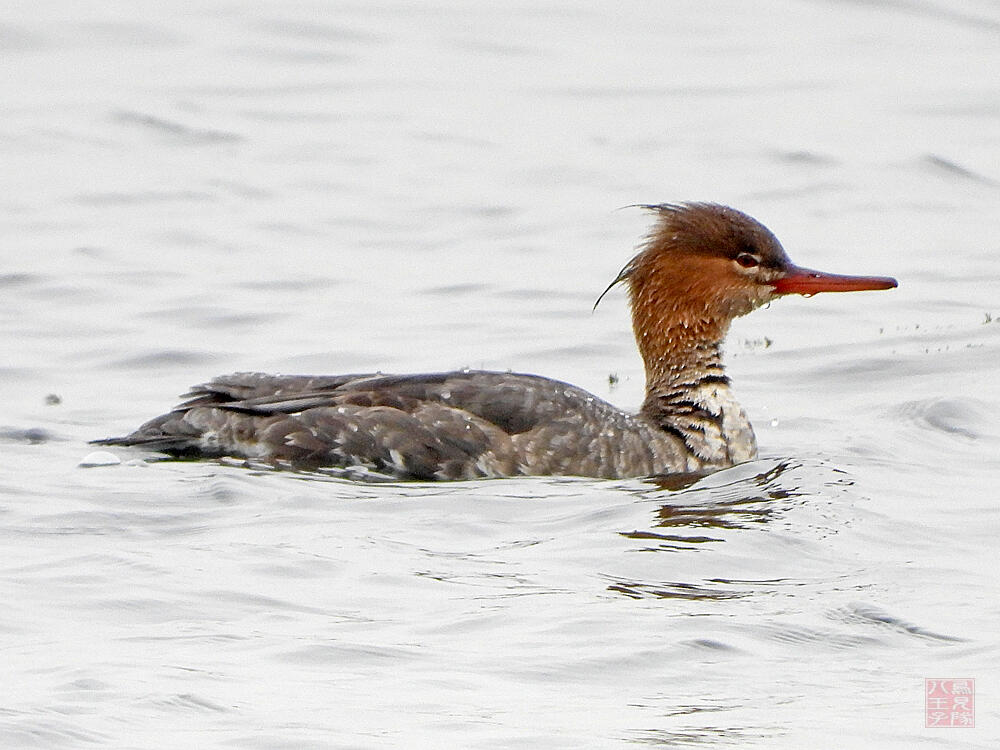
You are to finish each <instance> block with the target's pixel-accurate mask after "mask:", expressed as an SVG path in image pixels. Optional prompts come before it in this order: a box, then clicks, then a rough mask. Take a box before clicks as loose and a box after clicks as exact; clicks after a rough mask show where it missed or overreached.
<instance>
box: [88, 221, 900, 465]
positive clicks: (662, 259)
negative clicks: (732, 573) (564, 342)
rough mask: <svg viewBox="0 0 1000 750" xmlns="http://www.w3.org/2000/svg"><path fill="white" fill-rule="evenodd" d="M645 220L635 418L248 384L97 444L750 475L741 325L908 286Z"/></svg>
mask: <svg viewBox="0 0 1000 750" xmlns="http://www.w3.org/2000/svg"><path fill="white" fill-rule="evenodd" d="M643 208H646V209H649V210H650V211H653V212H654V213H655V214H656V224H655V226H654V227H653V230H652V232H651V233H650V234H649V236H648V237H647V238H646V241H645V242H644V244H643V245H642V246H641V247H640V249H639V252H638V254H637V255H636V256H635V257H634V258H632V260H631V261H629V263H628V265H626V266H625V268H623V269H622V271H621V273H619V274H618V277H617V278H616V279H615V280H614V281H613V282H612V283H611V285H610V286H609V287H608V289H611V287H613V286H614V285H615V284H618V283H624V284H626V285H627V286H628V292H629V298H630V301H631V306H632V325H633V329H634V331H635V337H636V341H637V342H638V345H639V351H640V353H641V354H642V359H643V362H644V363H645V368H646V398H645V400H644V401H643V404H642V408H640V409H639V413H638V414H630V413H627V412H624V411H621V410H620V409H618V408H616V407H614V406H612V405H611V404H609V403H607V402H605V401H603V400H601V399H599V398H597V397H596V396H594V395H592V394H590V393H587V392H586V391H584V390H581V389H580V388H576V387H575V386H572V385H568V384H567V383H562V382H559V381H558V380H551V379H549V378H543V377H539V376H537V375H522V374H517V373H509V372H484V371H475V370H461V371H458V372H445V373H435V374H429V375H383V374H381V373H375V374H365V375H333V376H319V377H313V376H307V375H266V374H263V373H237V374H235V375H225V376H222V377H219V378H216V379H215V380H213V381H211V382H210V383H207V384H205V385H199V386H195V387H194V388H193V389H192V390H191V392H190V393H189V394H188V395H187V396H186V398H187V399H188V400H187V401H185V402H184V403H182V404H181V405H179V406H178V407H177V408H175V409H174V410H173V411H171V412H169V413H168V414H164V415H162V416H160V417H157V418H156V419H153V420H151V421H149V422H147V423H146V424H144V425H142V426H141V427H139V429H137V430H136V431H135V432H133V433H132V434H131V435H127V436H125V437H120V438H110V439H107V440H102V441H98V442H99V443H102V444H105V445H136V446H144V447H147V448H151V449H154V450H157V451H162V452H164V453H168V454H171V455H174V456H196V457H198V456H200V457H223V456H236V457H244V458H248V459H256V460H261V461H266V462H272V463H274V464H275V465H279V466H280V465H291V466H299V467H344V468H346V467H359V468H364V469H367V470H371V471H375V472H379V473H382V474H389V475H393V476H396V477H400V478H404V479H471V478H475V477H500V476H515V475H573V476H587V477H605V478H624V477H643V476H650V475H655V474H676V473H702V472H708V471H712V470H715V469H721V468H724V467H727V466H732V465H734V464H737V463H741V462H743V461H749V460H751V459H753V458H755V457H756V455H757V442H756V439H755V437H754V433H753V428H752V427H751V426H750V422H749V421H748V420H747V416H746V414H745V413H744V411H743V409H742V408H741V407H740V405H739V403H738V402H737V401H736V398H735V397H734V395H733V392H732V390H731V388H730V383H729V378H727V377H726V375H725V372H724V370H723V367H722V343H723V339H724V338H725V336H726V332H727V331H728V329H729V324H730V322H731V321H732V320H733V318H736V317H738V316H740V315H746V314H747V313H748V312H750V311H751V310H753V309H755V308H757V307H760V306H761V305H763V304H765V303H767V302H770V301H771V300H773V299H775V298H777V297H780V296H781V295H785V294H804V295H813V294H817V293H819V292H853V291H861V290H866V289H891V288H893V287H895V286H896V281H895V279H891V278H885V277H873V276H839V275H834V274H827V273H820V272H817V271H812V270H809V269H805V268H799V267H797V266H795V265H793V264H792V263H791V261H790V260H789V259H788V256H786V255H785V251H784V250H783V249H782V247H781V244H780V243H779V242H778V240H777V238H775V236H774V235H773V234H771V232H770V231H769V230H768V229H767V228H766V227H764V226H763V225H762V224H760V223H759V222H757V221H755V220H754V219H752V218H750V217H749V216H747V215H745V214H743V213H740V212H739V211H736V210H734V209H732V208H727V207H725V206H720V205H715V204H710V203H684V204H661V205H652V206H643ZM605 291H607V290H605ZM601 296H602V297H603V295H601Z"/></svg>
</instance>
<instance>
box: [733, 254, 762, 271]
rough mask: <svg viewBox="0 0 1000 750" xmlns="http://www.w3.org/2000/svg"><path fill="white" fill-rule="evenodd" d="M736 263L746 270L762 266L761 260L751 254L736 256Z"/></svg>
mask: <svg viewBox="0 0 1000 750" xmlns="http://www.w3.org/2000/svg"><path fill="white" fill-rule="evenodd" d="M736 262H737V263H739V264H740V265H741V266H743V267H744V268H756V267H757V266H759V265H760V259H759V258H757V256H756V255H751V254H750V253H740V254H739V255H737V256H736Z"/></svg>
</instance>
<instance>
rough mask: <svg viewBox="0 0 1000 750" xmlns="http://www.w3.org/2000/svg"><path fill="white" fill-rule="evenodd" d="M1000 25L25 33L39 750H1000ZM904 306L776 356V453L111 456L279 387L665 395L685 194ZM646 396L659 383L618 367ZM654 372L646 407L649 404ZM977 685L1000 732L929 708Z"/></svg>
mask: <svg viewBox="0 0 1000 750" xmlns="http://www.w3.org/2000/svg"><path fill="white" fill-rule="evenodd" d="M998 28H1000V13H998V11H997V9H996V7H995V4H993V3H989V2H977V1H976V0H964V1H959V2H949V3H944V2H939V3H935V2H896V3H877V2H871V3H848V2H832V1H827V2H806V1H802V2H766V3H752V4H750V3H747V4H735V5H734V4H729V3H713V2H709V3H696V4H687V5H685V4H676V3H661V2H656V3H654V2H639V3H633V4H631V5H629V6H628V7H619V6H612V5H609V4H601V3H589V2H584V3H579V2H577V3H563V2H525V3H521V4H515V5H505V6H502V7H500V6H498V7H495V8H486V7H485V6H480V5H476V4H463V3H454V2H444V3H438V4H435V5H433V6H429V5H427V4H425V3H409V2H397V3H381V2H377V3H364V4H349V3H336V2H332V3H326V2H301V3H295V4H285V3H262V4H254V5H253V7H252V8H251V7H250V6H246V5H245V4H240V3H227V2H200V3H184V2H182V3H148V2H140V3H130V4H127V5H121V4H118V3H112V2H93V3H85V4H83V3H51V4H48V5H46V6H44V7H38V6H37V4H28V3H19V2H12V3H7V5H6V6H5V10H4V11H3V12H2V15H0V44H2V46H3V49H4V51H5V65H4V72H3V74H2V76H0V81H2V85H3V96H2V98H0V102H2V104H0V107H2V111H3V117H2V118H0V157H2V160H3V164H4V169H3V170H2V171H0V187H2V190H0V206H2V209H3V210H2V211H0V257H2V258H3V266H2V268H0V300H2V303H0V331H2V336H3V341H4V352H5V357H4V359H3V361H2V362H0V384H2V391H0V393H2V399H0V404H2V407H0V408H2V411H0V444H2V446H3V453H4V457H5V460H4V461H2V462H0V463H2V468H0V540H2V543H3V548H4V552H5V553H4V558H3V563H2V565H0V594H2V597H3V600H4V602H5V603H6V607H5V609H4V613H3V615H2V616H0V645H2V648H3V654H4V658H5V664H6V673H5V674H6V679H5V680H4V681H3V683H4V687H3V688H0V742H2V744H3V745H4V746H6V747H46V748H49V747H54V748H61V747H66V748H78V747H91V746H93V747H122V748H154V747H156V748H159V747H175V746H197V747H219V748H223V747H241V748H243V747H249V748H320V747H322V748H375V747H466V748H509V747H545V748H582V747H628V746H666V747H677V746H680V747H695V746H706V747H714V746H722V747H730V746H738V747H750V748H756V747H760V748H802V747H828V746H831V745H832V744H836V745H837V746H839V747H848V748H868V747H880V748H907V749H909V748H914V747H928V748H931V747H942V748H943V747H948V748H992V747H994V746H995V744H996V740H997V738H998V737H1000V731H998V713H1000V712H998V709H997V705H998V703H997V700H996V696H997V695H998V694H1000V648H998V639H997V636H996V623H997V621H998V619H1000V605H998V601H1000V597H998V593H1000V592H998V587H997V583H996V575H995V569H996V564H997V553H996V538H997V532H998V529H1000V514H998V510H997V501H998V498H997V483H998V478H1000V406H998V404H1000V386H998V378H997V375H998V363H1000V323H998V322H997V321H998V319H1000V306H998V303H997V300H998V299H1000V274H997V272H996V258H997V257H998V251H1000V247H998V241H997V239H996V238H997V237H998V236H1000V231H998V230H1000V213H998V211H997V206H998V197H1000V162H998V159H997V146H998V143H1000V93H998V89H997V84H996V75H995V73H996V71H997V70H998V69H1000V48H998V47H997V45H996V33H997V29H998ZM685 199H692V200H699V199H708V200H715V201H720V202H724V203H730V204H733V205H735V206H737V207H739V208H741V209H743V210H746V211H747V212H749V213H751V214H752V215H755V216H757V217H758V218H760V219H761V220H762V221H764V222H765V223H766V224H768V226H770V227H771V228H772V229H773V230H774V231H775V232H776V233H777V234H778V236H779V237H780V238H781V239H782V241H783V242H784V244H785V247H786V249H787V250H788V252H789V254H790V255H791V257H792V258H793V259H794V260H796V261H797V262H800V263H802V264H803V265H807V266H812V267H817V268H827V269H829V270H831V271H839V272H847V273H863V274H891V275H894V276H896V277H898V278H899V280H900V288H899V289H897V290H895V291H892V292H886V293H877V294H876V293H872V294H858V295H850V296H833V295H829V296H825V297H824V296H820V297H817V298H815V299H808V300H807V299H789V300H783V301H781V302H779V303H777V304H775V305H773V306H771V307H770V308H769V309H767V310H764V311H760V312H758V313H756V314H754V315H753V316H751V317H749V318H746V319H743V320H741V321H738V323H737V325H736V326H735V327H734V330H733V332H732V335H731V338H730V342H729V346H728V353H729V361H730V370H731V375H732V377H733V379H734V381H735V382H736V383H737V386H738V392H739V394H740V396H741V398H742V399H743V401H744V404H745V406H746V408H747V410H748V411H749V413H750V415H751V418H752V420H753V421H754V423H755V425H756V428H757V432H758V440H759V443H760V445H761V459H760V460H759V461H756V462H753V463H751V464H748V465H745V466H740V467H736V468H734V469H731V470H728V471H724V472H720V473H719V474H716V475H714V476H712V477H709V478H707V479H704V480H702V481H701V482H698V483H697V484H694V485H693V486H689V487H682V488H673V489H671V488H664V487H662V486H660V485H658V484H656V483H655V482H646V481H621V482H607V481H590V480H581V479H516V480H497V481H482V482H464V483H453V484H443V485H427V484H405V483H389V484H362V483H357V482H350V481H344V480H342V479H337V478H333V477H328V476H322V475H306V474H303V475H296V474H290V473H281V472H269V471H263V470H260V469H254V468H246V467H242V466H237V465H227V464H225V463H219V462H205V463H199V462H152V463H151V462H148V461H146V460H145V459H146V458H147V457H146V456H144V455H143V454H142V453H137V452H128V451H124V450H122V451H118V455H119V456H120V458H121V459H122V463H121V464H119V465H114V466H106V467H99V468H90V469H84V468H81V467H79V466H78V464H79V462H80V461H81V459H83V458H84V456H86V455H87V454H88V453H89V452H90V450H91V448H90V447H89V446H87V445H86V441H87V440H90V439H93V438H97V437H103V436H107V435H111V434H121V433H122V432H123V431H125V430H127V429H130V428H132V427H134V426H135V425H137V424H138V423H139V422H141V421H143V420H144V419H146V418H148V417H150V416H153V415H155V414H157V413H159V412H161V411H162V410H163V409H165V408H167V407H169V406H170V405H171V404H173V403H174V399H175V396H176V395H177V394H179V393H180V392H182V391H183V390H184V389H185V388H186V387H187V386H189V385H191V384H194V383H197V382H202V381H204V380H206V379H208V378H210V377H211V376H213V375H215V374H219V373H223V372H231V371H236V370H251V369H252V370H258V369H259V370H269V371H280V372H319V373H322V372H328V373H334V372H350V371H364V370H370V369H382V370H384V371H398V372H406V371H429V370H436V369H450V368H458V367H464V366H470V367H486V368H493V369H501V370H503V369H507V368H510V369H514V370H520V371H528V372H538V373H541V374H546V375H550V376H553V377H557V378H560V379H563V380H568V381H571V382H574V383H577V384H579V385H581V386H583V387H586V388H588V389H590V390H592V391H593V392H594V393H596V394H597V395H599V396H601V397H603V398H608V399H610V400H612V401H614V402H615V403H618V404H620V405H622V406H626V407H632V408H634V407H635V406H636V405H638V403H639V402H640V401H641V393H642V371H641V365H640V362H639V360H638V357H637V355H636V353H635V351H634V345H633V343H632V340H631V334H630V332H629V325H628V318H627V313H626V311H625V307H624V299H623V297H622V295H621V293H620V292H615V293H612V294H609V295H608V297H606V298H605V300H604V301H603V302H602V303H601V306H600V307H599V308H598V310H597V311H596V312H595V313H591V306H592V304H593V301H594V299H596V297H597V295H598V294H599V292H600V291H601V290H602V289H604V287H605V286H606V285H607V282H608V281H609V280H610V279H611V278H613V277H614V275H615V274H616V273H617V271H618V269H619V268H620V267H621V266H622V265H623V264H624V263H625V261H626V260H627V259H628V258H629V257H630V254H631V251H632V248H633V247H634V245H635V243H636V241H637V240H638V238H639V237H640V236H641V235H642V233H643V232H644V231H645V226H646V224H645V223H646V217H644V216H643V215H642V213H641V212H640V211H637V210H635V209H631V210H620V211H619V210H617V209H618V208H619V207H621V206H626V205H629V204H634V203H640V202H658V201H675V200H685ZM611 375H614V376H615V377H614V378H610V379H609V376H611ZM615 379H616V380H617V385H615V386H614V387H612V385H611V382H610V381H611V380H615ZM935 677H956V678H961V677H968V678H974V679H976V689H977V703H978V705H977V713H976V727H975V728H974V729H925V728H924V717H923V708H924V706H923V694H922V691H923V680H924V678H935Z"/></svg>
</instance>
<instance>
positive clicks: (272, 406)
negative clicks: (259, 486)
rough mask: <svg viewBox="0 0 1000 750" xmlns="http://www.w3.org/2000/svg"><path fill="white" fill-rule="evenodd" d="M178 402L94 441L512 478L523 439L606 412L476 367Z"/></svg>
mask: <svg viewBox="0 0 1000 750" xmlns="http://www.w3.org/2000/svg"><path fill="white" fill-rule="evenodd" d="M185 399H186V400H185V401H184V402H183V403H182V404H180V405H179V406H178V407H176V408H175V409H174V410H173V411H171V412H169V413H167V414H164V415H162V416H160V417H157V418H155V419H153V420H150V421H149V422H147V423H146V424H144V425H142V426H141V427H140V428H139V429H137V430H136V431H135V432H133V433H132V434H130V435H127V436H125V437H123V438H111V439H109V440H105V441H100V442H102V443H104V444H113V445H138V446H143V447H147V448H150V449H153V450H158V451H163V452H166V453H170V454H173V455H179V456H184V455H186V456H219V455H237V456H247V457H257V458H262V459H266V460H287V461H290V462H293V463H310V464H319V465H339V466H346V465H353V464H361V465H365V466H370V467H372V468H374V469H376V470H378V471H386V472H389V473H392V474H396V475H398V476H406V477H417V478H425V479H431V478H459V477H473V476H492V475H511V474H520V473H539V471H540V469H538V468H535V469H532V467H531V466H530V465H529V464H528V463H526V461H529V459H528V457H527V456H526V455H525V449H524V448H523V447H522V446H521V445H520V443H521V442H524V438H527V437H528V434H532V435H533V434H536V433H537V434H539V436H541V435H542V433H543V432H548V431H550V430H551V431H552V433H551V434H553V435H559V436H562V437H561V439H563V440H565V439H567V436H569V437H572V436H574V435H575V434H577V433H578V432H579V430H578V429H577V427H578V426H579V425H576V424H574V422H577V421H580V420H582V418H583V417H584V416H586V415H588V414H589V415H591V416H593V412H594V410H595V408H596V409H597V410H598V411H601V410H603V409H605V408H606V409H607V410H613V411H617V410H614V407H612V406H611V405H610V404H606V403H605V402H602V401H600V400H599V399H597V398H596V397H594V396H592V395H590V394H588V393H586V392H585V391H582V390H581V389H579V388H576V387H574V386H571V385H568V384H566V383H562V382H559V381H556V380H550V379H548V378H542V377H538V376H534V375H520V374H514V373H498V372H485V371H475V370H472V371H456V372H445V373H432V374H426V375H383V374H377V373H376V374H356V375H342V376H320V377H314V376H298V375H291V376H282V375H266V374H261V373H237V374H234V375H226V376H222V377H219V378H216V379H214V380H212V381H210V382H208V383H205V384H202V385H199V386H195V387H194V388H192V389H191V391H190V392H189V393H188V394H187V395H186V397H185ZM516 438H517V440H516ZM516 443H517V444H516ZM542 473H545V472H544V471H543V472H542Z"/></svg>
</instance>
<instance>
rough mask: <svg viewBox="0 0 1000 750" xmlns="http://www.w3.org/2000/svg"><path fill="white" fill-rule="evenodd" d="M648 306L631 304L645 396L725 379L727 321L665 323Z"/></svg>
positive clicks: (701, 319) (705, 317) (673, 319)
mask: <svg viewBox="0 0 1000 750" xmlns="http://www.w3.org/2000/svg"><path fill="white" fill-rule="evenodd" d="M664 318H665V316H663V315H657V314H656V311H655V309H654V308H653V307H652V306H650V305H641V304H633V308H632V325H633V328H634V329H635V337H636V341H637V342H638V345H639V353H640V354H641V355H642V360H643V363H644V364H645V366H646V396H647V400H648V398H649V397H650V396H654V395H658V394H660V395H662V394H664V393H665V392H669V391H675V390H678V389H685V388H688V387H694V386H696V385H698V384H699V383H700V381H702V380H703V379H704V378H706V377H711V378H714V379H721V378H724V377H725V372H724V370H723V366H722V343H723V340H724V339H725V337H726V333H727V331H728V330H729V321H728V320H720V319H712V318H711V317H710V316H708V315H701V316H691V317H687V318H684V319H681V320H678V319H677V316H676V313H674V314H673V315H672V316H671V320H670V321H669V322H667V320H665V319H664Z"/></svg>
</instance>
